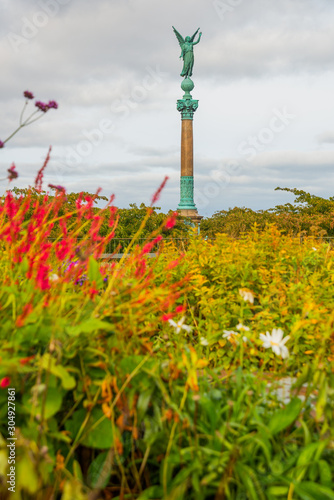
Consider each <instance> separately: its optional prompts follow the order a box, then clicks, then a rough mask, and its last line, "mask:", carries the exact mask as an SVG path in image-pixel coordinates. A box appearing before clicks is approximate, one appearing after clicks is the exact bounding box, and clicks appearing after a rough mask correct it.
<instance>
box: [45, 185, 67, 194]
mask: <svg viewBox="0 0 334 500" xmlns="http://www.w3.org/2000/svg"><path fill="white" fill-rule="evenodd" d="M48 187H49V188H51V189H55V190H56V191H63V192H64V193H65V191H66V190H65V188H64V187H63V186H55V185H54V184H48Z"/></svg>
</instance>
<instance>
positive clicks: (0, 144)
mask: <svg viewBox="0 0 334 500" xmlns="http://www.w3.org/2000/svg"><path fill="white" fill-rule="evenodd" d="M4 147H5V143H4V142H2V141H0V149H1V148H4Z"/></svg>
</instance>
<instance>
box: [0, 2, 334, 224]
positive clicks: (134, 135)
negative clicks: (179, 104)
mask: <svg viewBox="0 0 334 500" xmlns="http://www.w3.org/2000/svg"><path fill="white" fill-rule="evenodd" d="M226 3H228V2H227V0H224V1H219V0H218V1H215V0H209V1H208V0H184V1H183V2H182V3H180V2H177V1H176V0H170V1H169V2H168V3H167V2H156V1H154V0H138V1H134V0H126V1H122V2H119V1H116V0H108V1H107V0H96V1H94V2H92V1H91V0H90V1H89V0H80V1H79V0H36V1H35V0H10V1H9V0H2V2H1V5H0V58H1V61H2V70H3V75H5V76H4V78H3V79H2V82H1V92H0V106H1V113H2V120H1V124H0V139H1V140H4V138H5V137H6V136H7V135H8V134H9V133H10V131H12V130H13V129H14V128H15V127H16V126H17V123H18V117H19V114H20V111H21V106H22V105H23V103H24V99H23V97H21V96H22V92H23V91H24V90H26V89H28V90H31V91H33V92H34V93H35V94H36V98H38V99H40V100H42V101H47V100H49V99H55V100H57V101H58V102H59V109H58V110H56V111H54V110H51V111H50V112H48V113H47V114H46V116H45V117H43V119H42V120H41V121H40V122H36V123H35V124H33V125H32V126H31V127H30V128H26V129H24V130H22V131H20V132H19V134H18V135H17V136H15V138H13V140H12V141H11V142H10V143H8V144H6V147H5V148H4V149H3V150H1V151H0V168H1V170H2V171H3V172H6V169H7V168H8V166H9V165H10V163H11V162H12V161H15V162H16V163H17V167H18V170H19V171H20V177H19V179H18V180H17V182H18V185H20V186H22V187H23V186H24V185H25V183H28V184H29V183H30V184H31V183H33V180H34V176H35V173H36V172H37V170H38V168H39V167H40V166H41V164H42V162H43V159H44V158H45V155H46V152H47V149H48V146H49V144H52V145H53V152H52V159H51V162H50V165H49V168H48V171H47V173H46V182H52V183H54V182H57V183H59V182H60V181H62V182H64V183H65V184H66V187H67V188H68V189H69V190H74V191H80V190H81V189H85V190H88V191H92V190H95V188H97V187H98V186H99V185H102V187H103V188H104V190H105V192H106V193H105V194H107V195H108V194H111V192H115V194H116V196H117V200H118V203H119V204H120V206H121V205H124V206H128V204H129V203H131V202H132V201H134V202H136V203H140V202H141V201H143V202H145V203H149V201H150V199H151V196H152V194H153V193H154V191H155V189H156V188H157V187H158V186H159V184H160V182H161V181H162V180H163V178H164V176H165V175H169V176H170V181H169V183H168V185H167V187H166V189H165V191H164V193H163V196H162V198H161V204H162V207H163V208H164V209H165V210H168V209H169V208H176V206H177V204H178V201H179V200H178V196H179V168H180V158H179V153H180V152H179V149H180V116H179V114H178V113H177V111H176V109H175V101H176V99H178V98H180V97H181V95H182V94H181V91H180V88H179V85H180V82H181V78H180V76H179V74H180V71H181V67H182V61H180V60H179V59H178V57H179V54H180V48H179V46H178V43H177V40H176V38H175V36H174V34H173V32H172V29H171V26H172V24H173V25H175V26H176V28H177V29H178V30H179V31H180V32H181V33H182V34H183V35H184V36H185V35H188V34H192V33H193V32H194V30H195V29H197V27H198V26H200V27H201V30H202V31H203V37H202V40H201V43H200V44H199V45H197V46H196V47H195V66H194V80H195V84H196V87H195V90H194V93H193V96H194V98H197V97H198V95H199V96H200V108H199V110H198V112H197V113H196V116H195V128H194V130H195V174H196V178H195V186H196V190H197V191H198V196H202V208H201V209H200V211H202V213H203V214H206V215H207V214H210V213H212V212H214V211H215V210H219V209H222V208H227V207H228V206H235V205H240V206H250V207H251V208H261V207H262V208H269V206H273V205H275V204H278V203H281V202H282V200H287V199H288V198H287V194H286V193H280V192H274V191H273V190H274V188H275V187H276V185H279V184H281V185H282V186H283V187H284V186H290V187H299V188H303V189H306V188H307V189H309V190H310V191H312V192H314V193H316V194H320V195H322V196H327V195H331V194H332V193H331V192H330V189H329V185H330V183H331V182H332V181H333V178H332V177H333V175H332V166H333V161H334V152H333V150H332V149H331V148H332V144H333V143H334V134H333V132H332V131H331V116H332V115H333V113H332V112H331V109H330V104H329V103H330V102H331V101H332V88H333V85H334V81H333V80H334V78H333V76H334V72H333V63H334V61H333V57H334V56H333V50H332V47H333V46H334V32H333V30H332V25H333V21H334V5H333V2H332V0H280V1H279V2H278V1H277V0H243V1H241V2H240V4H239V5H238V6H236V7H234V8H232V9H231V10H228V11H227V12H226V13H225V14H224V15H222V10H221V6H222V5H223V4H226ZM51 5H53V8H54V14H52V12H51V11H50V10H49V11H48V8H49V9H50V8H51V7H50V6H51ZM41 12H42V15H41V14H40V13H41ZM43 12H44V18H43ZM190 13H191V14H190ZM43 19H44V20H43ZM37 25H38V26H37ZM284 78H286V79H287V80H286V81H289V84H290V85H292V86H293V89H291V92H290V91H289V87H288V85H287V84H285V87H284V88H283V87H282V84H281V82H282V79H284ZM260 86H261V88H263V89H266V86H267V88H268V89H269V88H270V93H271V94H270V95H269V90H268V92H267V94H265V91H264V92H263V95H262V94H261V92H259V90H258V88H260ZM204 88H205V89H206V90H205V93H204V92H203V89H204ZM299 88H300V90H301V92H300V95H298V94H299V93H298V89H299ZM308 89H309V90H311V89H312V96H313V99H314V100H316V101H317V104H318V105H319V106H318V108H319V109H318V111H317V112H315V105H313V107H312V111H310V112H308V108H309V105H310V102H309V98H308V91H307V90H308ZM292 90H293V92H292ZM201 92H202V94H201ZM213 96H214V97H213ZM227 96H228V97H227ZM277 101H279V102H280V103H281V104H282V106H283V105H285V104H286V105H288V109H289V110H291V112H294V111H293V110H294V109H297V110H299V115H298V116H297V118H296V120H295V121H294V124H293V127H291V128H289V129H287V130H286V131H284V133H282V135H280V136H277V137H276V136H275V140H274V142H273V144H270V145H269V146H268V148H267V149H266V151H264V152H261V154H260V153H259V154H257V155H256V158H255V159H254V160H253V161H252V162H249V161H246V159H245V158H244V157H243V156H242V155H241V156H240V155H239V156H237V149H238V145H239V143H240V141H243V140H246V138H247V134H248V133H253V132H252V131H254V133H256V132H257V131H259V130H261V128H262V127H266V126H267V124H268V120H270V117H271V116H272V109H273V108H274V107H275V106H278V102H277ZM31 106H32V108H33V103H31ZM226 108H228V109H229V111H228V112H229V114H227V111H226ZM296 115H297V112H296ZM228 117H229V118H228ZM105 120H108V121H109V123H112V126H110V130H108V131H102V132H101V130H102V129H103V130H104V128H103V126H102V125H101V124H102V123H105ZM101 127H102V129H101ZM248 130H249V132H248ZM99 131H100V132H99ZM244 134H246V136H245V137H244ZM310 137H311V138H312V140H313V141H314V138H316V142H314V144H310ZM317 146H318V147H319V149H320V151H316V150H314V148H315V147H317ZM273 148H275V149H273ZM324 148H326V151H325V150H323V149H324ZM231 164H238V165H240V169H239V171H238V172H235V171H233V172H232V173H231V172H230V171H229V169H230V166H231ZM222 172H225V174H222ZM224 175H225V177H224ZM227 178H228V181H227V180H226V179H227ZM217 179H218V181H219V182H218V191H217V189H214V186H213V184H214V183H215V182H217ZM5 188H6V187H5V186H4V189H5ZM214 192H215V193H216V194H215V195H214V196H213V193H214ZM289 199H291V196H290V198H289Z"/></svg>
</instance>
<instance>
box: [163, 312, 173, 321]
mask: <svg viewBox="0 0 334 500" xmlns="http://www.w3.org/2000/svg"><path fill="white" fill-rule="evenodd" d="M173 316H174V314H173V313H168V314H164V315H163V316H162V318H161V319H162V321H168V320H170V319H172V318H173Z"/></svg>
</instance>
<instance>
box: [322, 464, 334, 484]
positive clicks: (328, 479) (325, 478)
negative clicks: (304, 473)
mask: <svg viewBox="0 0 334 500" xmlns="http://www.w3.org/2000/svg"><path fill="white" fill-rule="evenodd" d="M319 475H320V483H321V484H322V485H324V486H328V488H330V487H331V486H332V485H333V482H332V479H333V473H332V470H331V467H330V465H329V464H328V462H326V460H319Z"/></svg>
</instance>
